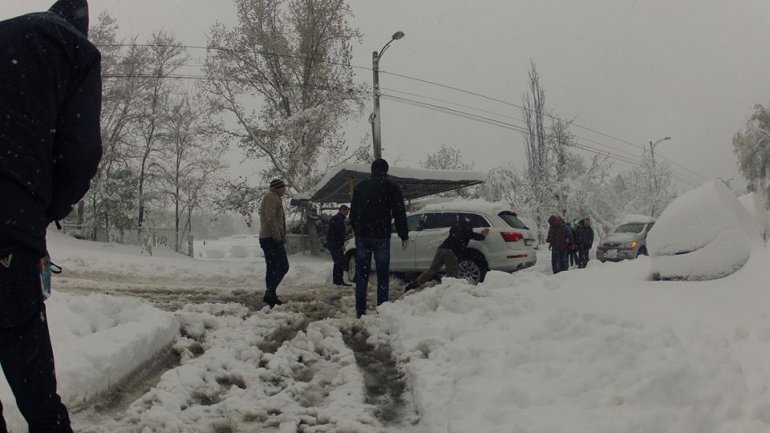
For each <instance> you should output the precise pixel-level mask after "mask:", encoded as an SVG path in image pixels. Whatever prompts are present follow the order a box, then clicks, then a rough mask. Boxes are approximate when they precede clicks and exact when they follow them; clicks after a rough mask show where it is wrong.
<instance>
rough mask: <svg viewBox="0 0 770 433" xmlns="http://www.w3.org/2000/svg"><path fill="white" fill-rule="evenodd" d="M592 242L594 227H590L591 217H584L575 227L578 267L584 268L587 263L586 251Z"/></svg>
mask: <svg viewBox="0 0 770 433" xmlns="http://www.w3.org/2000/svg"><path fill="white" fill-rule="evenodd" d="M593 244H594V229H592V228H591V219H590V218H586V219H584V220H582V221H580V223H579V224H578V227H577V248H578V267H579V268H585V267H586V266H587V265H588V251H589V250H590V249H591V246H593Z"/></svg>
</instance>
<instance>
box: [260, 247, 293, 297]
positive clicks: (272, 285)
mask: <svg viewBox="0 0 770 433" xmlns="http://www.w3.org/2000/svg"><path fill="white" fill-rule="evenodd" d="M259 246H261V247H262V251H264V252H265V267H266V268H267V269H266V270H265V297H266V298H274V297H276V296H277V295H276V290H277V289H278V285H279V284H281V280H283V277H284V276H285V275H286V273H287V272H289V257H288V256H287V254H286V247H285V246H284V244H283V242H280V241H276V240H275V239H273V238H261V239H260V240H259Z"/></svg>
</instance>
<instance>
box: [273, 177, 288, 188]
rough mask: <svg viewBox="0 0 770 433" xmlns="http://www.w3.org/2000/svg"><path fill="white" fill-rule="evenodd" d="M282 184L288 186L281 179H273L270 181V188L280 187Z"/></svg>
mask: <svg viewBox="0 0 770 433" xmlns="http://www.w3.org/2000/svg"><path fill="white" fill-rule="evenodd" d="M282 186H286V184H285V183H283V181H282V180H281V179H273V180H271V181H270V189H278V188H280V187H282Z"/></svg>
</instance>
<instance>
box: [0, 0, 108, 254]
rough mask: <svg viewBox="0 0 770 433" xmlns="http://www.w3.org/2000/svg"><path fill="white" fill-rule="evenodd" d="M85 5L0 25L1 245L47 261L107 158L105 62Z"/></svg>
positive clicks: (65, 3) (63, 0) (76, 2)
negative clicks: (50, 244)
mask: <svg viewBox="0 0 770 433" xmlns="http://www.w3.org/2000/svg"><path fill="white" fill-rule="evenodd" d="M87 33H88V5H87V2H86V0H60V1H58V2H56V3H55V4H54V5H53V6H52V7H51V9H50V10H49V11H47V12H40V13H32V14H27V15H22V16H19V17H16V18H12V19H9V20H5V21H0V200H1V203H0V238H3V237H5V238H9V237H10V238H12V239H15V240H17V241H20V242H22V243H23V244H25V245H27V246H29V247H31V248H32V249H34V250H36V251H37V252H39V253H41V255H42V254H43V253H44V252H45V250H46V248H45V230H46V227H47V226H48V224H49V223H51V222H52V221H58V220H60V219H62V218H64V217H65V216H67V214H69V212H70V210H71V209H72V206H73V205H74V204H76V203H77V202H78V201H79V200H80V199H81V198H82V197H83V195H84V194H85V193H86V191H87V190H88V188H89V185H90V181H91V179H92V178H93V176H94V175H95V173H96V168H97V165H98V163H99V159H100V158H101V154H102V145H101V138H100V127H99V116H100V111H101V67H100V62H101V60H100V54H99V51H98V50H97V49H96V47H95V46H94V45H93V44H91V43H90V42H89V41H88V39H87V37H86V36H87Z"/></svg>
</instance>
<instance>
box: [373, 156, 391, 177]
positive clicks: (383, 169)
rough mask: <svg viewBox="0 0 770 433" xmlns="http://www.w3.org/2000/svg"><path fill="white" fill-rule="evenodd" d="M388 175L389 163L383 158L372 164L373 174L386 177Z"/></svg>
mask: <svg viewBox="0 0 770 433" xmlns="http://www.w3.org/2000/svg"><path fill="white" fill-rule="evenodd" d="M387 173H388V161H385V160H384V159H382V158H379V159H375V160H374V161H373V162H372V174H375V175H385V174H387Z"/></svg>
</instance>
